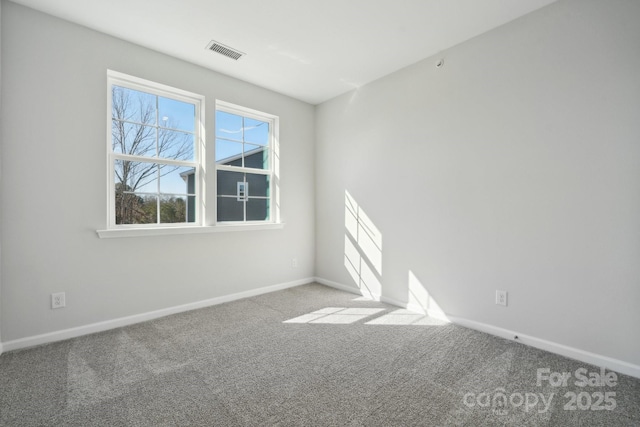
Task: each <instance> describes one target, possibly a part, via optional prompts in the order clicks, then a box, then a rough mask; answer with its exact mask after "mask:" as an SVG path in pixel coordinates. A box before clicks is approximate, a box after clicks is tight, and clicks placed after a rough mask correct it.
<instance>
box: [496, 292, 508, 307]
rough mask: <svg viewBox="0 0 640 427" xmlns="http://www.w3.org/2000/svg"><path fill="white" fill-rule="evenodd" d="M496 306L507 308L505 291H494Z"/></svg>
mask: <svg viewBox="0 0 640 427" xmlns="http://www.w3.org/2000/svg"><path fill="white" fill-rule="evenodd" d="M496 304H498V305H504V306H505V307H506V306H507V291H500V290H497V289H496Z"/></svg>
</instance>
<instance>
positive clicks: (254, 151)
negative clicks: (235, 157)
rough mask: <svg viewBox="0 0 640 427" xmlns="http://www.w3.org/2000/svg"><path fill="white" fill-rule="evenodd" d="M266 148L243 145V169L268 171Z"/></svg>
mask: <svg viewBox="0 0 640 427" xmlns="http://www.w3.org/2000/svg"><path fill="white" fill-rule="evenodd" d="M268 152H269V150H268V149H267V147H263V146H260V145H251V144H244V167H246V168H255V169H268V168H269V159H268V157H267V153H268Z"/></svg>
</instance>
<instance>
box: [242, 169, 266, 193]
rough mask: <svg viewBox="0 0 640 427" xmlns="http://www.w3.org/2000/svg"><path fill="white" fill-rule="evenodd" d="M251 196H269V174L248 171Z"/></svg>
mask: <svg viewBox="0 0 640 427" xmlns="http://www.w3.org/2000/svg"><path fill="white" fill-rule="evenodd" d="M246 180H247V182H248V183H249V197H269V176H268V175H259V174H256V173H248V174H247V176H246Z"/></svg>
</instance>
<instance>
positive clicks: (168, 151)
mask: <svg viewBox="0 0 640 427" xmlns="http://www.w3.org/2000/svg"><path fill="white" fill-rule="evenodd" d="M194 147H195V137H194V135H192V134H190V133H184V132H177V131H173V130H168V129H162V128H160V129H158V156H159V157H162V158H164V159H174V160H193V159H194Z"/></svg>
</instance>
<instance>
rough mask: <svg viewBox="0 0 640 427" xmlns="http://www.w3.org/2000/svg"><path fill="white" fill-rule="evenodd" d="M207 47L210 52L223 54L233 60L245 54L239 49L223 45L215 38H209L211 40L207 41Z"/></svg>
mask: <svg viewBox="0 0 640 427" xmlns="http://www.w3.org/2000/svg"><path fill="white" fill-rule="evenodd" d="M207 49H209V50H210V51H212V52H216V53H219V54H220V55H224V56H226V57H227V58H231V59H233V60H234V61H237V60H238V59H240V58H242V57H243V56H244V55H245V54H244V53H242V52H240V51H239V50H236V49H233V48H231V47H229V46H225V45H223V44H222V43H218V42H217V41H215V40H211V42H209V44H208V45H207Z"/></svg>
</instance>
